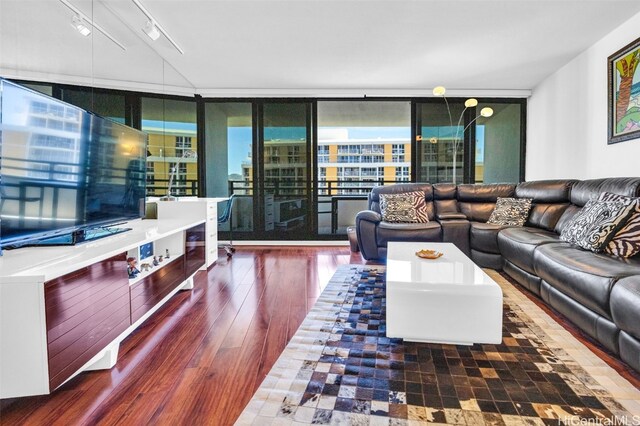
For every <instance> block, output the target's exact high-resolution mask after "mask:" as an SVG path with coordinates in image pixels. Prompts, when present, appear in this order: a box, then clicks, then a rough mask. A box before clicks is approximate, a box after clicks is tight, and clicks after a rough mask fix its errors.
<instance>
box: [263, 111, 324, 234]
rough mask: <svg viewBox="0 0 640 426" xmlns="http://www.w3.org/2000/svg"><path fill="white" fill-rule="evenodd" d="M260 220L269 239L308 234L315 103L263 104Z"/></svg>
mask: <svg viewBox="0 0 640 426" xmlns="http://www.w3.org/2000/svg"><path fill="white" fill-rule="evenodd" d="M259 122H260V125H261V126H260V131H259V132H258V133H259V136H260V140H259V142H260V143H259V147H260V153H261V155H260V157H259V158H260V162H259V164H258V166H259V167H258V170H257V172H258V175H259V176H260V177H261V179H260V184H259V185H258V197H259V203H260V207H261V208H260V209H259V211H258V214H260V218H259V219H260V222H262V230H263V231H264V235H265V237H266V238H269V239H301V238H302V239H304V238H308V235H309V231H310V226H311V222H312V214H311V205H312V202H311V201H312V200H311V155H310V154H311V103H310V102H295V101H291V102H277V101H274V102H264V103H263V104H262V105H260V108H259Z"/></svg>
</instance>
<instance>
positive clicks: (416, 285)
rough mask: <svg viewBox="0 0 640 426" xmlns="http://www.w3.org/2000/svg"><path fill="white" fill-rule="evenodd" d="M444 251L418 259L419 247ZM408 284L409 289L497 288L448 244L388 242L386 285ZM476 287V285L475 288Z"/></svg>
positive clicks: (483, 273)
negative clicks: (435, 256)
mask: <svg viewBox="0 0 640 426" xmlns="http://www.w3.org/2000/svg"><path fill="white" fill-rule="evenodd" d="M423 249H430V250H436V251H439V252H442V253H444V254H443V256H441V257H439V258H438V259H421V258H419V257H418V256H416V255H415V253H416V252H417V251H419V250H423ZM389 283H392V284H393V285H396V286H398V285H399V286H404V285H409V286H410V287H411V288H412V289H413V290H417V289H424V290H435V289H436V287H449V288H451V287H453V286H460V287H465V288H468V287H476V288H478V287H486V286H489V287H497V288H498V289H499V288H500V287H499V286H498V284H496V282H495V281H494V280H493V279H492V278H491V277H490V276H489V275H487V274H486V273H485V272H484V271H483V270H482V269H481V268H480V267H479V266H477V265H476V264H475V263H473V261H472V260H471V259H469V258H468V257H467V256H466V255H465V254H464V253H463V252H462V251H460V249H459V248H458V247H456V246H455V245H454V244H452V243H426V242H425V243H413V242H390V243H389V244H388V247H387V284H389ZM478 289H479V288H478Z"/></svg>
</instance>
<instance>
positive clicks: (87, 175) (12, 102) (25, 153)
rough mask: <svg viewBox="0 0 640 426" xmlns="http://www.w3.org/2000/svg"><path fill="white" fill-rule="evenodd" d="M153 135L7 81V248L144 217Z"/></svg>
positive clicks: (2, 129)
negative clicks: (149, 137) (150, 137)
mask: <svg viewBox="0 0 640 426" xmlns="http://www.w3.org/2000/svg"><path fill="white" fill-rule="evenodd" d="M146 141H147V137H146V134H145V133H142V132H140V131H137V130H135V129H132V128H130V127H127V126H124V125H122V124H119V123H116V122H114V121H111V120H108V119H105V118H102V117H99V116H97V115H95V114H92V113H89V112H87V111H84V110H83V109H80V108H78V107H75V106H73V105H70V104H67V103H65V102H62V101H59V100H57V99H54V98H51V97H49V96H46V95H43V94H40V93H38V92H35V91H32V90H30V89H27V88H24V87H22V86H19V85H17V84H14V83H11V82H8V81H6V80H2V79H0V152H1V156H0V197H1V198H0V219H1V221H0V244H2V245H4V246H8V245H16V244H23V243H25V242H29V241H33V240H37V239H42V238H46V237H49V236H55V235H60V234H65V233H69V232H73V231H75V230H79V229H86V228H91V227H95V226H100V225H109V224H114V223H118V222H123V221H127V220H131V219H136V218H140V217H142V216H143V215H144V212H141V210H142V209H143V208H144V199H145V181H146V163H145V162H146V152H147V148H146Z"/></svg>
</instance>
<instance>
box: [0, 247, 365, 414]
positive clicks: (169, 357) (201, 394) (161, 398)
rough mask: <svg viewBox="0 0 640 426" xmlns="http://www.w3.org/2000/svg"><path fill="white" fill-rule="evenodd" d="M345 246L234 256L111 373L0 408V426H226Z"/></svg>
mask: <svg viewBox="0 0 640 426" xmlns="http://www.w3.org/2000/svg"><path fill="white" fill-rule="evenodd" d="M349 263H363V261H362V258H361V257H360V255H359V254H356V255H351V253H350V252H349V249H348V248H346V247H278V248H265V247H263V248H250V247H238V251H237V252H236V254H235V255H234V257H233V259H232V260H229V261H227V258H226V256H224V255H222V256H221V258H220V259H219V263H218V264H217V265H216V266H214V267H213V268H211V269H210V270H209V272H208V274H205V273H204V272H199V273H198V274H197V275H196V280H195V288H194V290H193V291H182V292H179V293H178V294H177V295H176V296H174V297H173V298H172V299H171V300H170V301H169V302H168V303H167V304H166V305H165V306H163V307H162V308H161V309H160V310H159V311H158V312H156V314H154V315H153V316H152V317H151V318H149V319H148V320H147V321H146V322H145V324H143V326H142V327H140V328H139V329H138V330H136V331H135V332H134V333H133V334H132V335H131V336H129V337H128V338H127V339H126V340H125V341H124V342H123V343H122V345H121V346H120V354H119V355H118V363H117V364H116V365H115V367H114V368H113V369H111V370H106V371H93V372H86V373H82V374H80V375H78V376H77V377H75V378H74V379H72V380H71V381H70V382H68V383H66V384H65V385H63V386H62V387H61V388H59V389H58V390H56V391H55V392H54V393H53V394H51V395H46V396H38V397H29V398H17V399H6V400H2V401H0V423H1V424H2V425H20V424H28V425H77V424H91V425H94V424H101V425H115V424H126V425H139V424H173V425H177V424H215V425H226V424H233V422H234V421H235V420H236V418H237V417H238V416H239V415H240V413H241V412H242V410H243V408H244V406H245V405H246V404H247V403H248V402H249V400H250V399H251V396H252V395H253V393H254V392H255V390H256V389H257V388H258V386H259V385H260V383H261V382H262V380H263V379H264V377H265V376H266V374H267V373H268V372H269V370H270V369H271V367H272V365H273V363H274V362H275V361H276V359H277V358H278V356H279V355H280V353H281V352H282V350H283V349H284V347H285V346H286V344H287V342H288V341H289V340H290V339H291V337H292V336H293V334H294V333H295V331H296V330H297V328H298V326H299V325H300V323H301V322H302V320H303V319H304V318H305V316H306V314H307V312H308V311H309V310H310V309H311V307H312V306H313V304H314V302H315V301H316V299H317V298H318V296H319V295H320V293H321V292H322V289H323V286H324V285H326V283H327V282H328V281H329V278H331V276H332V275H333V273H334V272H335V270H336V268H337V266H338V265H340V264H349Z"/></svg>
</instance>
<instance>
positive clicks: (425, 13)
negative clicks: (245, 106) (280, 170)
mask: <svg viewBox="0 0 640 426" xmlns="http://www.w3.org/2000/svg"><path fill="white" fill-rule="evenodd" d="M69 1H70V2H71V3H73V4H74V5H76V6H77V7H78V8H79V9H80V10H82V11H83V12H84V13H85V14H87V15H89V16H93V18H94V19H95V21H96V22H97V23H98V24H99V25H101V26H102V27H104V28H105V29H107V30H108V31H109V32H111V33H112V34H113V35H114V36H115V37H116V38H117V39H118V40H119V41H120V42H121V43H122V44H124V45H125V46H126V47H127V50H126V51H123V50H122V49H120V48H119V47H118V46H116V45H115V44H113V43H112V42H111V41H109V40H108V39H106V38H105V37H104V36H103V35H102V34H100V33H99V32H97V31H95V30H94V31H93V33H92V34H91V36H89V37H82V36H80V35H79V34H78V33H77V32H76V31H75V30H74V29H73V28H71V26H70V22H71V17H72V15H73V14H72V12H71V11H69V9H67V8H66V7H65V6H64V5H63V4H62V3H60V2H59V1H58V0H0V75H3V76H7V77H14V78H15V77H18V78H23V79H34V80H50V81H58V82H63V83H76V84H94V85H96V86H103V87H119V88H129V89H139V90H148V91H155V92H165V93H184V94H193V93H201V94H203V95H229V96H235V95H249V96H250V95H255V96H260V95H289V96H297V95H310V96H313V95H319V96H331V95H333V94H335V95H342V96H345V95H355V96H359V95H362V94H368V95H376V94H379V95H380V94H381V95H386V94H389V95H409V94H413V95H419V94H427V93H430V90H431V88H432V87H434V86H436V85H444V86H446V87H447V88H450V89H457V90H458V91H459V92H460V93H462V92H465V91H468V92H474V93H479V95H482V94H491V93H495V94H507V95H508V94H510V93H511V94H522V93H526V92H527V91H528V90H530V89H532V88H534V87H535V86H536V85H537V84H538V83H539V82H540V81H541V80H543V79H544V78H545V77H546V76H548V75H550V74H551V73H553V72H554V71H555V70H557V69H558V68H560V67H561V66H562V65H564V64H565V63H567V62H568V61H570V60H571V59H572V58H573V57H575V56H576V55H578V54H579V53H580V52H581V51H583V50H584V49H586V48H587V47H589V46H590V45H591V44H593V43H594V42H595V41H597V40H598V39H600V38H601V37H602V36H604V35H605V34H607V33H608V32H610V31H611V30H613V29H614V28H615V27H617V26H618V25H619V24H621V23H622V22H624V21H625V20H626V19H628V18H630V17H631V16H633V15H634V14H636V13H638V12H639V11H640V1H638V0H571V1H569V0H554V1H552V0H494V1H488V0H487V1H485V0H424V1H419V0H413V1H406V0H387V1H369V0H279V1H276V0H253V1H250V0H209V1H206V0H199V1H198V0H141V2H142V3H143V4H144V6H145V7H146V8H147V9H148V10H149V11H150V12H151V13H152V14H153V15H154V16H155V18H156V19H157V21H158V22H159V23H160V24H161V25H162V26H163V27H164V28H165V29H166V30H167V31H168V32H169V34H171V36H172V37H173V38H174V39H175V40H176V41H177V42H178V44H179V45H180V46H181V47H182V48H183V49H184V51H185V54H184V55H181V54H180V53H179V52H178V51H177V50H176V49H174V48H173V47H172V46H171V44H170V43H169V42H168V41H167V39H166V38H164V37H161V38H160V39H159V40H158V41H156V42H152V41H151V40H150V39H149V38H147V37H146V35H144V34H143V33H142V31H141V28H142V26H143V25H144V24H145V22H146V19H145V17H144V15H143V13H142V12H141V11H140V10H139V9H138V8H137V7H136V6H135V5H134V3H133V2H132V1H131V0H69ZM603 66H605V64H603Z"/></svg>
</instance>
